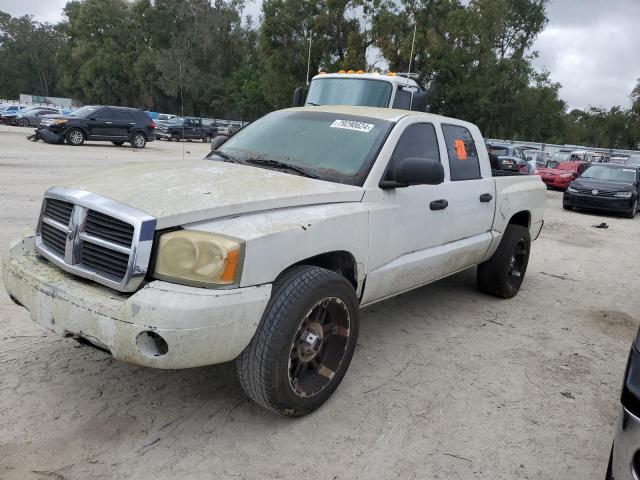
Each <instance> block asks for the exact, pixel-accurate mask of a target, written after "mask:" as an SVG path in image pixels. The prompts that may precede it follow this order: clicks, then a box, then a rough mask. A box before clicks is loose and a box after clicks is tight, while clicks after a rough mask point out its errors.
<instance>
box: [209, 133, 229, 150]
mask: <svg viewBox="0 0 640 480" xmlns="http://www.w3.org/2000/svg"><path fill="white" fill-rule="evenodd" d="M227 140H229V137H227V136H226V135H216V136H215V137H213V138H212V139H211V151H212V152H213V151H214V150H218V149H219V148H220V147H221V146H222V144H223V143H224V142H226V141H227Z"/></svg>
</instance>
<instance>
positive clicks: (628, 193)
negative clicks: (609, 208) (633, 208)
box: [613, 192, 633, 198]
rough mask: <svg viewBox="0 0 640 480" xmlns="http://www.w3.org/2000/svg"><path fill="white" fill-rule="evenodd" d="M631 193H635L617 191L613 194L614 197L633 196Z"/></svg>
mask: <svg viewBox="0 0 640 480" xmlns="http://www.w3.org/2000/svg"><path fill="white" fill-rule="evenodd" d="M631 195H633V192H616V193H614V194H613V196H614V197H618V198H631Z"/></svg>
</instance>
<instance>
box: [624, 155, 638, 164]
mask: <svg viewBox="0 0 640 480" xmlns="http://www.w3.org/2000/svg"><path fill="white" fill-rule="evenodd" d="M626 163H627V164H628V165H640V155H634V156H633V157H629V160H627V162H626Z"/></svg>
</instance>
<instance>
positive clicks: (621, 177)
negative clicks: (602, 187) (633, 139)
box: [582, 165, 637, 183]
mask: <svg viewBox="0 0 640 480" xmlns="http://www.w3.org/2000/svg"><path fill="white" fill-rule="evenodd" d="M636 175H637V174H636V170H635V169H634V168H619V167H605V166H603V165H592V166H591V167H589V168H587V169H586V170H585V171H584V173H583V174H582V178H593V179H598V180H611V181H614V182H625V183H633V182H635V181H636Z"/></svg>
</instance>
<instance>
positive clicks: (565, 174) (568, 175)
mask: <svg viewBox="0 0 640 480" xmlns="http://www.w3.org/2000/svg"><path fill="white" fill-rule="evenodd" d="M560 177H562V178H571V177H573V175H572V174H571V173H563V174H561V175H560Z"/></svg>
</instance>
